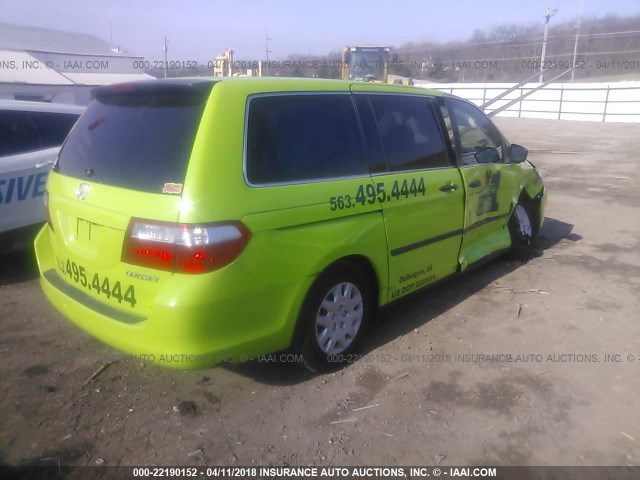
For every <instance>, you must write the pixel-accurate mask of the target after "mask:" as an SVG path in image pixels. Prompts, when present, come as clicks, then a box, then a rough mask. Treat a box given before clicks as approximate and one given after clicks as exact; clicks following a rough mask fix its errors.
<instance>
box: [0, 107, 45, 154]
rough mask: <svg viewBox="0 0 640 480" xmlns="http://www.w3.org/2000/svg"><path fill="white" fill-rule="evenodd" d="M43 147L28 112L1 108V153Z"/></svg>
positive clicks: (28, 150)
mask: <svg viewBox="0 0 640 480" xmlns="http://www.w3.org/2000/svg"><path fill="white" fill-rule="evenodd" d="M39 148H41V146H40V137H39V136H38V131H37V130H36V126H35V125H34V123H33V121H32V120H31V118H30V116H29V113H28V112H16V111H12V110H0V155H2V156H5V155H17V154H19V153H26V152H32V151H34V150H37V149H39Z"/></svg>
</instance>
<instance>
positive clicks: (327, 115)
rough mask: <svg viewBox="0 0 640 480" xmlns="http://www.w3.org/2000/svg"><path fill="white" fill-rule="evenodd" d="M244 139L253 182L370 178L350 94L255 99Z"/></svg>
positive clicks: (281, 96) (277, 96)
mask: <svg viewBox="0 0 640 480" xmlns="http://www.w3.org/2000/svg"><path fill="white" fill-rule="evenodd" d="M246 135H247V144H246V156H247V158H246V162H247V163H246V169H247V172H246V173H247V179H248V180H249V182H251V183H252V184H268V183H288V182H300V181H308V180H319V179H324V178H336V177H348V176H355V175H366V174H368V168H367V164H366V162H365V158H364V150H363V146H362V137H361V134H360V129H359V126H358V121H357V118H356V112H355V109H354V107H353V102H352V100H351V95H342V94H333V95H332V94H316V95H314V94H309V95H273V96H264V97H255V98H252V99H251V101H250V103H249V118H248V122H247V132H246Z"/></svg>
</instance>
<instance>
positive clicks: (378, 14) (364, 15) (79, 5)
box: [0, 0, 640, 61]
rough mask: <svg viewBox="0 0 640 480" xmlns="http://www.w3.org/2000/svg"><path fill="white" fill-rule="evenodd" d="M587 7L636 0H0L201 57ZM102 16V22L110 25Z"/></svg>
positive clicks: (127, 40) (153, 52) (16, 17)
mask: <svg viewBox="0 0 640 480" xmlns="http://www.w3.org/2000/svg"><path fill="white" fill-rule="evenodd" d="M581 1H582V2H584V14H585V15H586V16H603V15H606V14H609V13H611V14H617V15H620V16H625V15H631V14H640V0H610V1H603V0H520V1H518V0H481V1H478V0H475V1H474V0H423V1H422V2H420V1H418V0H411V1H407V0H386V1H377V0H368V1H365V0H323V1H318V2H315V1H306V2H305V1H304V0H298V1H296V0H271V1H267V0H236V1H232V0H226V1H220V0H208V1H207V0H183V1H177V0H174V1H169V0H137V1H136V0H98V1H89V0H56V1H50V0H0V20H1V21H2V22H6V23H15V24H22V25H30V26H38V27H47V28H53V29H58V30H68V31H76V32H83V33H91V34H94V35H96V36H99V37H101V38H103V39H105V40H107V41H108V40H109V39H110V37H111V38H112V39H113V43H114V45H117V46H120V47H121V48H124V49H125V50H127V51H129V52H131V53H134V54H137V55H143V56H145V57H146V59H147V60H160V59H162V58H163V44H164V37H165V36H166V37H167V39H168V40H167V44H168V59H169V60H176V61H187V60H197V61H205V60H209V59H212V58H213V57H215V56H216V55H219V54H221V53H222V52H223V51H224V49H225V48H232V49H233V50H234V52H235V58H236V59H239V58H245V59H264V58H265V50H266V48H265V37H266V31H267V29H268V32H269V37H270V38H271V40H270V41H269V50H271V53H270V54H269V58H270V59H285V58H287V56H288V55H290V54H304V53H308V54H320V55H321V54H326V53H329V52H331V51H338V50H340V49H341V48H342V47H343V46H345V45H385V46H392V47H394V46H396V47H397V46H400V45H402V44H405V43H408V42H411V41H413V42H419V41H427V40H431V41H440V42H442V41H449V40H466V39H468V38H469V37H470V36H471V34H472V33H473V31H474V30H476V29H486V28H489V27H491V26H492V25H498V24H502V23H524V24H531V23H535V22H539V23H540V24H541V25H542V23H543V22H544V11H545V8H546V7H548V6H549V4H551V5H550V6H551V7H553V8H557V9H558V12H557V14H556V16H555V17H553V18H552V20H551V24H550V30H549V33H550V35H551V34H553V22H558V23H563V22H566V21H569V20H571V19H573V18H577V16H578V14H579V12H580V4H581ZM110 25H111V29H110V28H109V27H110Z"/></svg>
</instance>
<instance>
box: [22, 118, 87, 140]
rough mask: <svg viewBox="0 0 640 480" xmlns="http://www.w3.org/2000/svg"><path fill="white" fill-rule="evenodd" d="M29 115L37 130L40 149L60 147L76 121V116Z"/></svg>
mask: <svg viewBox="0 0 640 480" xmlns="http://www.w3.org/2000/svg"><path fill="white" fill-rule="evenodd" d="M30 115H31V118H32V119H33V122H34V123H35V124H36V127H37V128H38V133H39V134H40V142H41V143H42V148H48V147H57V146H59V145H62V144H63V143H64V139H65V138H67V135H68V134H69V131H70V130H71V127H73V124H74V123H76V120H78V115H72V114H66V113H48V112H47V113H44V112H31V114H30Z"/></svg>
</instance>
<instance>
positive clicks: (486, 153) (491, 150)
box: [474, 147, 500, 163]
mask: <svg viewBox="0 0 640 480" xmlns="http://www.w3.org/2000/svg"><path fill="white" fill-rule="evenodd" d="M474 155H475V157H476V162H478V163H498V162H500V152H498V149H497V148H495V147H486V148H483V149H482V150H479V151H477V152H475V153H474Z"/></svg>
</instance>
